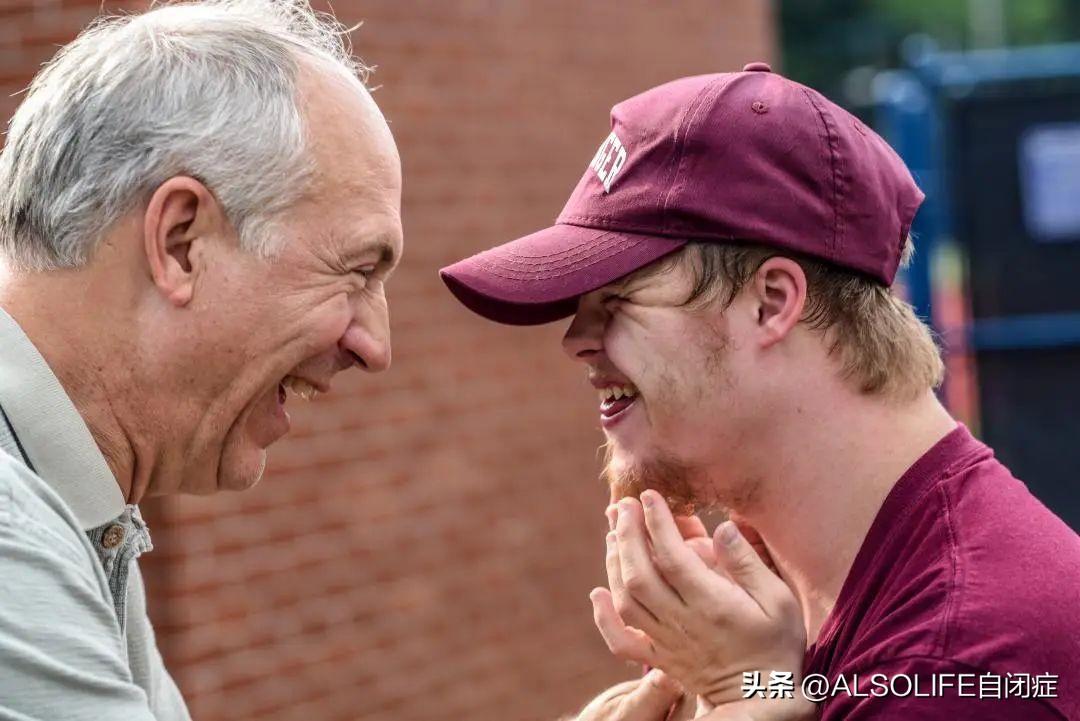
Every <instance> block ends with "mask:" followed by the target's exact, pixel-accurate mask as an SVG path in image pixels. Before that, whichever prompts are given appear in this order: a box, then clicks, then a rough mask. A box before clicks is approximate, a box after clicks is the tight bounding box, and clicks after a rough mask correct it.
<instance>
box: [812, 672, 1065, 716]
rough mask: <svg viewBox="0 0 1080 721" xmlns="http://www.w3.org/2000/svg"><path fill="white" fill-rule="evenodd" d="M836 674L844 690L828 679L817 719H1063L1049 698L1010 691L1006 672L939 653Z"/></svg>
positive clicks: (834, 680) (835, 681) (835, 680)
mask: <svg viewBox="0 0 1080 721" xmlns="http://www.w3.org/2000/svg"><path fill="white" fill-rule="evenodd" d="M840 675H841V676H843V678H844V679H845V681H846V685H845V687H844V689H845V690H840V691H837V682H838V681H839V678H834V679H832V682H833V684H832V687H831V688H832V691H831V694H832V695H831V696H830V698H828V699H827V700H826V701H824V702H822V703H821V704H820V709H821V713H820V719H821V721H871V720H872V719H920V721H1015V720H1016V719H1025V721H1067V719H1066V717H1065V715H1064V714H1062V713H1060V712H1059V711H1058V710H1057V709H1056V708H1055V706H1054V705H1053V699H1052V698H1023V697H1020V696H1019V695H1015V696H1009V691H1008V690H1007V688H1008V684H1007V679H1006V677H1005V675H1003V674H992V673H988V672H985V671H981V670H978V669H973V668H971V667H968V666H965V665H963V664H958V663H954V662H950V661H945V660H941V659H934V658H922V657H920V658H904V659H897V660H890V661H887V662H883V663H879V664H876V665H872V666H870V667H867V668H860V669H853V670H851V671H844V672H843V673H842V674H840ZM982 677H985V679H984V678H982ZM997 679H1002V683H1001V684H1000V685H999V684H998V683H997ZM999 688H1000V691H998V689H999ZM846 689H851V692H848V691H847V690H846ZM1014 693H1017V692H1015V691H1014Z"/></svg>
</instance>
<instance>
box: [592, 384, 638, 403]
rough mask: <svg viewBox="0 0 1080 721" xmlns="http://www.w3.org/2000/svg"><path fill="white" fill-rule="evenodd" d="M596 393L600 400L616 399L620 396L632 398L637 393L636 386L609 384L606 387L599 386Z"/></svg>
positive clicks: (602, 401)
mask: <svg viewBox="0 0 1080 721" xmlns="http://www.w3.org/2000/svg"><path fill="white" fill-rule="evenodd" d="M597 395H598V396H599V397H600V402H601V403H604V402H607V401H613V400H614V401H617V400H619V399H620V398H632V397H634V396H636V395H637V388H634V387H633V386H610V387H608V388H600V389H599V390H598V391H597Z"/></svg>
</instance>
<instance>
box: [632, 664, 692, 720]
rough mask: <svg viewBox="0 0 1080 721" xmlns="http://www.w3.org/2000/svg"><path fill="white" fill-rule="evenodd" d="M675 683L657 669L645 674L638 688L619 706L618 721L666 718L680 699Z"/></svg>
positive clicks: (680, 691)
mask: <svg viewBox="0 0 1080 721" xmlns="http://www.w3.org/2000/svg"><path fill="white" fill-rule="evenodd" d="M682 695H683V689H682V686H680V685H679V683H678V682H677V681H675V680H674V679H673V678H671V677H670V676H668V675H667V674H665V673H664V672H663V671H661V670H660V669H658V668H654V669H653V670H652V671H649V672H648V673H647V674H645V676H644V678H642V679H641V683H640V684H638V687H637V688H636V689H634V690H633V691H631V692H630V693H629V694H627V695H626V696H625V697H624V698H623V700H622V704H621V705H620V706H621V708H620V711H623V713H622V714H621V715H620V716H619V719H620V721H656V719H662V718H666V717H667V714H668V712H669V711H670V710H671V707H672V705H673V704H674V703H675V702H676V701H678V700H679V699H680V698H682Z"/></svg>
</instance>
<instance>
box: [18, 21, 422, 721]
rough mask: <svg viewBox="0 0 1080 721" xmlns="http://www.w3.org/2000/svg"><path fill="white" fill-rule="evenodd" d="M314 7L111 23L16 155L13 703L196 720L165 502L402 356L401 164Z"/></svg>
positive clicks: (60, 79) (58, 87)
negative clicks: (180, 657) (332, 392)
mask: <svg viewBox="0 0 1080 721" xmlns="http://www.w3.org/2000/svg"><path fill="white" fill-rule="evenodd" d="M341 31H342V28H340V27H338V26H337V25H336V24H335V23H333V22H332V21H330V20H328V19H326V18H325V17H323V16H317V15H315V14H314V13H313V12H312V11H311V9H310V8H309V7H308V6H307V4H306V1H305V0H283V1H280V2H271V1H269V0H265V1H263V0H219V1H217V2H209V3H201V4H189V5H177V6H162V7H158V8H157V9H154V10H153V11H151V12H148V13H146V14H144V15H140V16H129V17H124V18H117V19H112V20H109V21H106V22H101V23H97V24H95V25H94V26H93V27H92V28H91V29H89V30H87V31H86V32H85V33H83V34H82V35H81V36H80V37H79V38H78V39H77V40H76V41H74V42H73V43H71V44H70V45H68V46H66V47H65V48H63V49H62V50H61V51H60V53H58V55H57V56H56V58H54V59H53V61H52V62H51V63H49V64H48V66H47V67H45V68H44V69H43V70H42V71H41V72H40V73H39V74H38V76H37V77H36V78H35V79H34V82H33V85H32V86H31V88H30V90H29V93H28V94H27V96H26V99H25V100H24V102H23V103H22V105H21V106H20V107H19V109H18V111H17V112H16V114H15V116H14V118H13V119H12V121H11V125H10V129H9V132H8V135H7V144H6V147H5V149H4V151H3V154H2V156H0V253H2V259H3V279H2V282H0V306H2V308H3V312H0V411H2V415H0V446H2V447H3V448H4V449H5V450H6V451H7V453H6V454H0V579H2V582H3V586H4V592H3V594H2V595H0V716H2V717H4V718H19V719H43V720H48V721H55V720H57V719H67V718H87V719H89V718H97V719H120V718H122V719H127V720H129V721H133V720H134V719H146V720H147V721H149V720H150V719H158V720H159V721H164V720H166V719H168V720H170V721H171V720H178V719H187V718H188V713H187V710H186V708H185V705H184V702H183V699H182V698H181V697H180V695H179V693H178V692H177V689H176V686H175V685H174V683H173V682H172V680H171V679H170V677H169V675H168V673H167V672H166V670H165V669H164V668H163V666H162V661H161V657H160V655H159V654H158V651H157V648H156V646H155V643H154V635H153V631H152V629H151V627H150V624H149V623H148V621H147V615H146V609H145V597H144V592H143V585H142V581H141V580H140V576H139V569H138V564H137V561H136V559H137V557H138V556H139V554H141V553H145V552H146V551H148V550H149V549H150V538H149V535H148V534H147V530H146V526H145V525H144V523H143V522H142V520H141V518H140V516H139V511H138V506H137V504H138V503H139V502H140V501H141V500H142V499H143V498H145V497H147V496H149V495H160V494H166V493H201V494H206V493H213V492H216V491H218V490H220V489H243V488H248V487H250V486H252V485H253V484H255V483H256V482H257V481H258V480H259V477H260V476H261V475H262V472H263V468H264V465H265V460H266V448H267V447H268V446H269V445H270V444H272V443H273V442H274V441H276V440H278V439H279V438H281V437H282V436H283V435H285V433H287V432H288V430H289V416H288V413H287V412H286V410H285V406H286V398H287V395H288V393H289V392H293V393H296V394H297V395H300V396H303V397H310V396H311V395H312V394H314V393H318V392H325V391H327V390H328V389H329V386H330V381H331V378H332V377H333V376H334V375H335V374H337V373H338V372H340V371H343V370H346V369H348V368H352V367H354V366H358V367H360V368H362V369H364V370H367V371H371V372H377V371H382V370H384V369H385V368H386V367H387V366H388V365H389V363H390V336H389V329H388V316H387V305H386V297H385V294H384V283H385V282H386V280H387V278H388V277H389V275H390V273H391V271H392V270H393V268H394V265H395V263H396V262H397V259H398V258H399V257H400V255H401V248H402V237H401V222H400V194H401V174H400V161H399V158H398V154H397V150H396V148H395V145H394V142H393V139H392V138H391V135H390V132H389V129H388V128H387V125H386V123H385V121H384V120H383V117H382V115H381V114H380V112H379V110H378V108H377V107H376V105H375V103H374V102H373V101H372V99H371V97H370V95H369V94H368V92H367V91H366V90H365V88H364V86H363V83H362V81H361V80H360V79H359V77H358V71H360V70H362V68H360V67H359V65H358V64H357V63H356V61H355V60H353V59H352V58H351V56H350V54H349V52H348V50H347V49H346V48H345V47H344V46H343V44H342V40H341V38H342V36H343V35H342V32H341Z"/></svg>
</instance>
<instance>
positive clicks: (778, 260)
mask: <svg viewBox="0 0 1080 721" xmlns="http://www.w3.org/2000/svg"><path fill="white" fill-rule="evenodd" d="M751 284H752V292H753V299H754V307H755V309H756V311H757V319H756V320H757V327H758V329H759V331H760V332H761V347H762V348H767V347H769V346H771V345H773V344H774V343H777V342H779V341H781V340H783V339H784V338H785V337H786V336H787V334H788V333H789V332H790V331H791V329H792V328H794V327H795V324H797V323H798V322H799V319H800V318H802V314H803V308H804V307H805V306H806V274H805V273H804V272H803V269H802V266H800V265H799V264H798V263H796V262H795V261H794V260H792V259H791V258H784V257H781V256H774V257H772V258H769V259H768V260H766V261H765V262H764V263H762V264H761V267H760V268H758V269H757V272H755V273H754V277H753V279H752V280H751Z"/></svg>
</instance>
